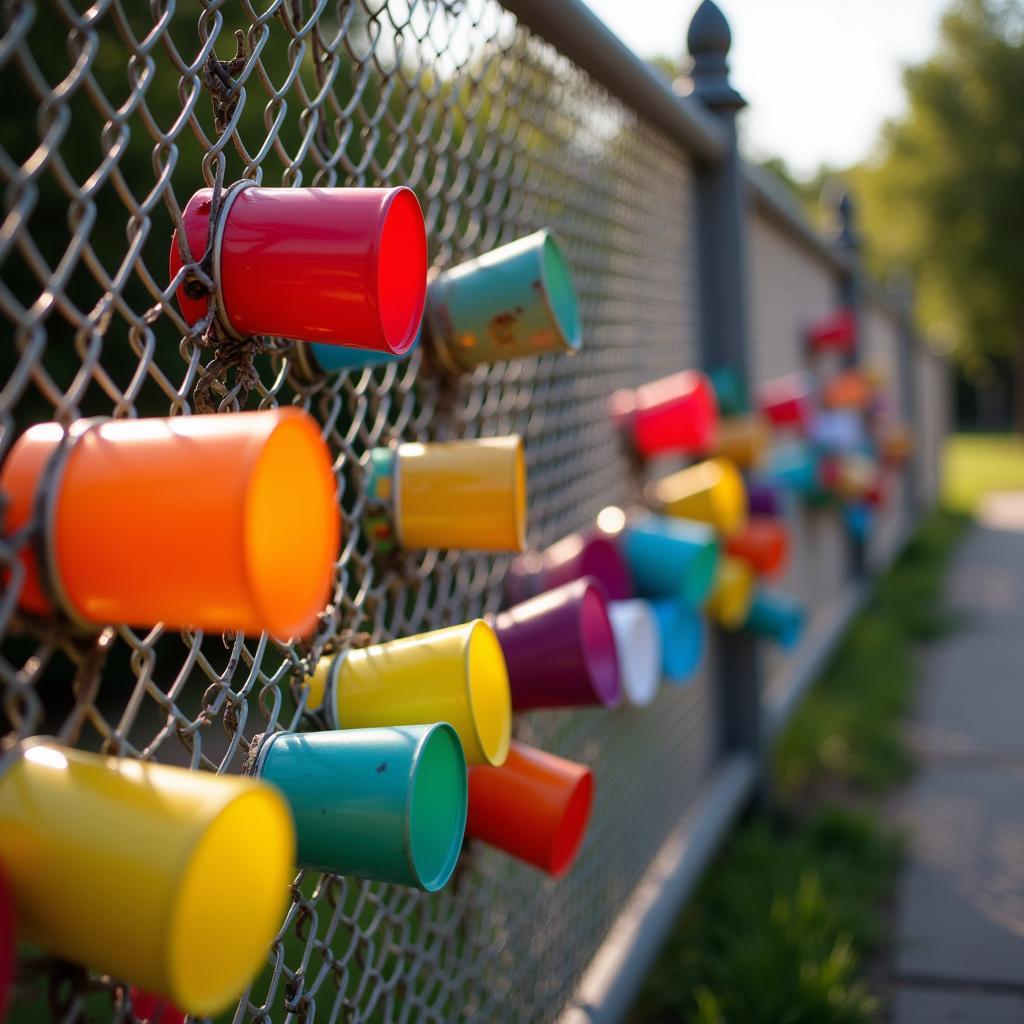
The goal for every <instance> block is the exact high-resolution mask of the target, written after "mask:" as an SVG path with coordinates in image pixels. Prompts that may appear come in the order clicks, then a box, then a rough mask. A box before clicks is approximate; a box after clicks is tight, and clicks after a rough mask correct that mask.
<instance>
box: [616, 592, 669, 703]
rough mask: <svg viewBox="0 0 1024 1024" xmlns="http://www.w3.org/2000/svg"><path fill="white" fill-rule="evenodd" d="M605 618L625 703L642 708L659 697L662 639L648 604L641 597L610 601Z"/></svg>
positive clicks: (656, 621)
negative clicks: (616, 656)
mask: <svg viewBox="0 0 1024 1024" xmlns="http://www.w3.org/2000/svg"><path fill="white" fill-rule="evenodd" d="M608 618H609V619H610V620H611V624H612V632H613V633H614V634H615V649H616V650H617V651H618V655H619V678H620V679H621V680H622V694H623V697H624V698H625V700H626V703H627V704H631V705H632V706H633V707H635V708H645V707H647V705H648V704H651V703H652V702H653V701H654V698H655V697H656V696H657V695H658V686H659V684H660V683H661V637H660V636H659V634H658V620H657V617H656V616H655V614H654V609H653V608H652V607H651V605H650V602H648V601H644V600H643V599H641V598H634V599H633V600H631V601H612V602H611V603H610V604H609V605H608Z"/></svg>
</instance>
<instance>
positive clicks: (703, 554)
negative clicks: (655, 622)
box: [621, 516, 719, 608]
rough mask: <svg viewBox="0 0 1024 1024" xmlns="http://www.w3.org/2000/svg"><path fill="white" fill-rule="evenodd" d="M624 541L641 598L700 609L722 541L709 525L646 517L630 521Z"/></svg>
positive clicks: (711, 581) (710, 584) (625, 552)
mask: <svg viewBox="0 0 1024 1024" xmlns="http://www.w3.org/2000/svg"><path fill="white" fill-rule="evenodd" d="M621 543H622V550H623V554H624V555H625V556H626V562H627V563H628V564H629V569H630V572H631V573H632V576H633V586H634V587H635V588H636V592H637V594H638V595H639V596H640V597H672V598H678V599H679V600H681V601H683V602H684V603H685V604H687V605H689V606H690V607H692V608H698V607H700V605H701V604H703V602H704V600H705V598H706V597H707V596H708V594H710V593H711V588H712V586H713V585H714V582H715V572H716V571H717V569H718V556H719V544H718V538H717V536H716V534H715V531H714V528H713V527H711V526H710V525H708V524H707V523H699V522H696V521H695V520H692V519H679V518H676V517H674V516H672V517H669V516H645V517H644V518H643V519H639V520H636V521H635V522H633V521H631V522H629V523H627V525H626V527H625V528H624V530H623V532H622V541H621Z"/></svg>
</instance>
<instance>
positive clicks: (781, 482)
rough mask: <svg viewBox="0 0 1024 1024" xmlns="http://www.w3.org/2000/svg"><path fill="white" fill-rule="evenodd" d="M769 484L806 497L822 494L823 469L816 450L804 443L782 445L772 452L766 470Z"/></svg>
mask: <svg viewBox="0 0 1024 1024" xmlns="http://www.w3.org/2000/svg"><path fill="white" fill-rule="evenodd" d="M763 472H764V474H765V476H766V477H767V478H768V480H769V482H770V483H772V484H774V485H776V486H778V487H784V488H786V489H787V490H790V491H794V492H796V493H797V494H800V495H803V496H804V497H816V496H817V495H819V494H820V493H821V483H822V481H821V467H820V464H819V459H818V456H817V454H816V453H815V451H814V449H813V448H811V447H810V446H809V445H807V444H804V443H803V442H799V441H798V442H793V443H790V444H786V445H781V446H779V447H778V448H775V449H773V450H772V452H771V454H770V455H769V456H768V462H767V464H766V466H765V468H764V471H763Z"/></svg>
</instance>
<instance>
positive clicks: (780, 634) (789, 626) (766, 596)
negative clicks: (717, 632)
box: [743, 587, 806, 650]
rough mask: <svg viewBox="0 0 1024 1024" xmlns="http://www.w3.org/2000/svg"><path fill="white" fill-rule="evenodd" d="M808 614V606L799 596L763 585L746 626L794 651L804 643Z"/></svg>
mask: <svg viewBox="0 0 1024 1024" xmlns="http://www.w3.org/2000/svg"><path fill="white" fill-rule="evenodd" d="M805 617H806V616H805V614H804V606H803V604H802V602H800V601H799V600H797V598H795V597H793V596H792V595H790V594H786V593H783V592H782V591H781V590H771V589H769V588H767V587H759V588H758V590H757V592H756V593H755V594H754V600H753V602H752V604H751V605H750V614H749V615H748V616H747V621H746V623H745V624H744V627H743V628H744V629H747V630H749V631H750V632H751V633H756V634H758V636H763V637H765V638H767V639H768V640H773V641H774V642H775V643H777V644H778V645H779V646H780V647H782V648H783V649H785V650H791V649H792V648H794V647H796V645H797V644H798V643H799V642H800V636H801V634H802V633H803V629H804V619H805Z"/></svg>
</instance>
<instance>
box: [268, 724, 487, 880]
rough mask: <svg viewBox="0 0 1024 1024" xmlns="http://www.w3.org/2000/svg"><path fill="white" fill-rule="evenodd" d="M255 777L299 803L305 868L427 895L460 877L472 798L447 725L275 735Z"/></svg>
mask: <svg viewBox="0 0 1024 1024" xmlns="http://www.w3.org/2000/svg"><path fill="white" fill-rule="evenodd" d="M254 774H255V775H257V776H259V777H260V778H262V779H263V780H265V781H266V782H270V783H272V784H273V785H275V786H277V788H278V789H280V790H281V792H282V793H283V794H284V796H285V799H286V800H287V801H288V803H289V805H290V806H291V810H292V815H293V816H294V818H295V829H296V835H297V839H298V852H297V858H296V859H297V861H298V864H299V866H300V867H304V868H315V869H317V870H319V871H329V872H331V873H333V874H338V875H353V876H355V877H357V878H370V879H373V880H374V881H378V882H394V883H396V884H398V885H407V886H412V887H414V888H417V889H423V890H425V891H426V892H436V891H437V890H438V889H440V888H442V887H443V886H444V884H445V883H446V882H447V881H448V879H449V878H450V877H451V874H452V872H453V871H454V870H455V865H456V863H457V861H458V859H459V851H460V850H461V848H462V839H463V835H464V833H465V830H466V810H467V806H468V799H469V797H468V785H467V782H466V759H465V757H464V755H463V752H462V744H461V743H460V742H459V737H458V735H457V734H456V732H455V730H454V729H453V728H452V727H451V726H450V725H448V723H447V722H438V723H435V724H433V725H405V726H392V727H388V728H383V729H345V730H333V731H328V732H311V733H283V732H281V733H275V734H273V735H271V736H269V737H268V738H267V739H266V740H265V741H264V743H263V745H262V747H261V748H260V751H259V754H258V755H257V761H256V767H255V770H254Z"/></svg>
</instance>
